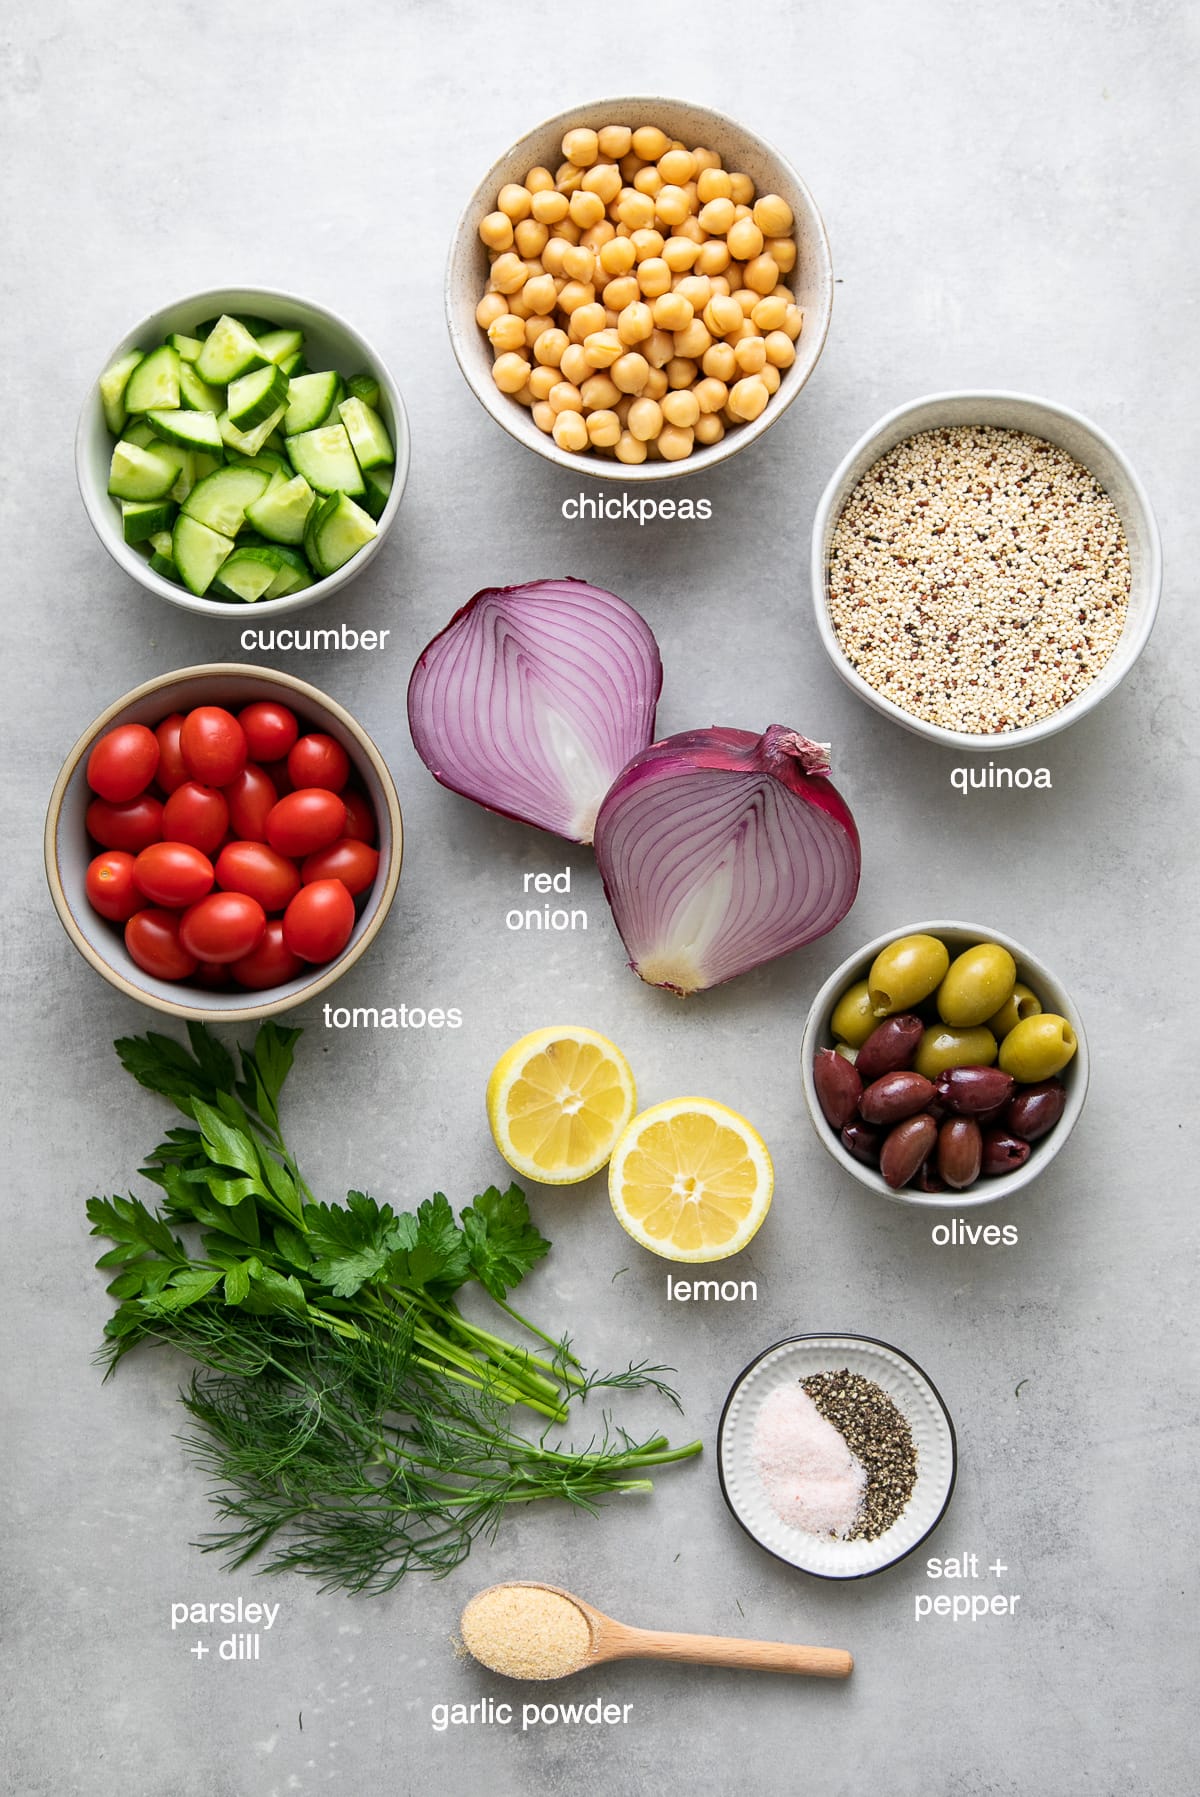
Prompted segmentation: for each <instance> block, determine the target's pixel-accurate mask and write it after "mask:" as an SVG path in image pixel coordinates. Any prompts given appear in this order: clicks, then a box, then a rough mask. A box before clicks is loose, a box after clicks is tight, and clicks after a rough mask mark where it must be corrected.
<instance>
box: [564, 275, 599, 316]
mask: <svg viewBox="0 0 1200 1797" xmlns="http://www.w3.org/2000/svg"><path fill="white" fill-rule="evenodd" d="M595 297H596V289H595V288H594V287H593V286H592V283H591V282H590V281H568V282H567V284H566V286H565V287H564V288H563V290H562V292H561V293H560V294H559V296H558V309H559V311H560V312H574V311H575V309H576V308H577V307H578V306H590V305H591V303H592V301H593V300H594V299H595Z"/></svg>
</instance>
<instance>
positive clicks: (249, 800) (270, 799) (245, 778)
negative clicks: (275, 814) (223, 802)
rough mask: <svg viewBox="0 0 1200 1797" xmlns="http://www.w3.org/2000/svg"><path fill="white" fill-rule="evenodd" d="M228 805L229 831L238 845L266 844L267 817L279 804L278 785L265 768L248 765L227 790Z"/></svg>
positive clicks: (251, 763) (250, 763)
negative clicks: (250, 843)
mask: <svg viewBox="0 0 1200 1797" xmlns="http://www.w3.org/2000/svg"><path fill="white" fill-rule="evenodd" d="M225 797H226V799H227V800H228V802H229V828H230V829H231V830H232V831H233V834H234V836H235V837H236V838H237V840H238V841H239V842H265V841H266V840H267V813H268V812H269V811H270V810H271V808H272V806H273V805H275V804H276V803H277V802H278V799H279V794H278V793H277V792H276V790H275V782H274V781H273V780H272V779H271V777H270V775H269V774H268V773H266V772H265V771H264V770H263V769H262V768H260V767H256V766H255V764H254V762H252V761H248V762H247V763H246V765H245V767H244V768H243V769H242V771H241V773H240V774H239V775H238V777H237V779H236V780H231V781H230V783H229V785H228V786H227V787H226V788H225Z"/></svg>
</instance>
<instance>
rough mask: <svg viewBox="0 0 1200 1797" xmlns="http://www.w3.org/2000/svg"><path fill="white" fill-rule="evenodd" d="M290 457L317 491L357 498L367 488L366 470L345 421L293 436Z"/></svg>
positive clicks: (289, 439) (295, 467) (289, 450)
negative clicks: (364, 470)
mask: <svg viewBox="0 0 1200 1797" xmlns="http://www.w3.org/2000/svg"><path fill="white" fill-rule="evenodd" d="M288 459H289V461H290V462H291V464H292V467H293V468H294V469H295V470H296V473H297V474H302V475H303V476H304V478H305V480H306V481H307V482H308V484H309V486H310V487H311V488H312V489H313V491H314V492H315V493H326V494H328V493H348V494H350V495H351V496H352V497H354V498H357V496H358V495H359V494H360V493H362V492H364V491H365V483H364V481H363V477H362V472H361V470H360V468H359V466H358V463H357V461H356V460H355V456H354V451H353V449H352V448H351V446H350V438H349V436H348V435H347V434H346V427H345V426H344V425H342V424H336V425H328V426H322V427H321V428H320V429H318V430H314V431H301V432H298V433H297V435H295V436H294V437H289V438H288Z"/></svg>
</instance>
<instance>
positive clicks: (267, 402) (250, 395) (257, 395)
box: [218, 363, 288, 431]
mask: <svg viewBox="0 0 1200 1797" xmlns="http://www.w3.org/2000/svg"><path fill="white" fill-rule="evenodd" d="M287 397H288V377H287V375H286V374H285V373H284V372H283V369H282V368H276V367H275V365H274V364H273V363H269V364H268V366H267V367H266V368H256V369H255V370H254V372H253V373H252V374H243V375H240V376H239V378H238V379H237V380H236V381H230V383H229V406H228V411H229V422H230V424H232V425H233V426H234V427H235V428H236V429H237V430H239V431H248V430H253V428H254V426H255V425H256V424H261V423H262V421H263V419H264V418H267V417H269V416H270V414H271V413H272V412H274V411H276V410H277V408H278V407H279V406H280V405H286V404H287ZM219 409H220V408H218V410H219Z"/></svg>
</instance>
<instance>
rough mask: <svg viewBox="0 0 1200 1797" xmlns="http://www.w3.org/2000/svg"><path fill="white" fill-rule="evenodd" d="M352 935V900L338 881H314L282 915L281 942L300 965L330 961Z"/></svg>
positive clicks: (298, 894)
mask: <svg viewBox="0 0 1200 1797" xmlns="http://www.w3.org/2000/svg"><path fill="white" fill-rule="evenodd" d="M353 932H354V900H353V899H352V898H351V897H350V894H349V893H348V892H347V891H346V888H345V887H344V886H343V885H342V882H341V881H340V880H314V881H313V883H312V885H311V886H304V887H302V888H301V890H300V891H299V892H298V893H297V894H296V896H295V898H294V899H293V900H292V902H291V904H290V905H289V906H288V908H287V910H286V911H285V912H284V914H283V940H284V942H285V943H286V944H287V946H288V948H290V949H291V951H292V953H293V954H294V955H299V957H300V959H301V960H302V961H332V960H333V958H334V956H335V955H340V954H341V952H342V950H343V949H344V948H345V946H346V944H347V943H348V942H349V940H350V937H351V935H352V934H353Z"/></svg>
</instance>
